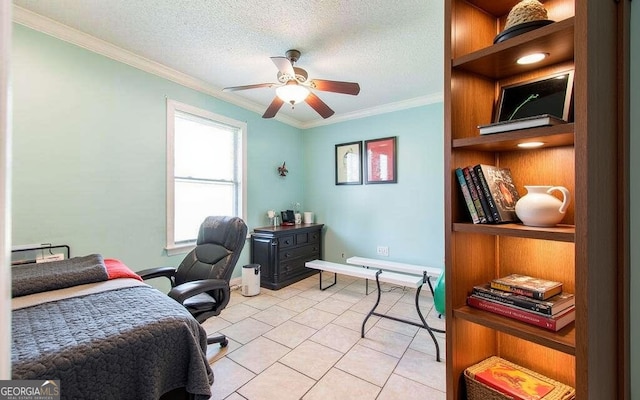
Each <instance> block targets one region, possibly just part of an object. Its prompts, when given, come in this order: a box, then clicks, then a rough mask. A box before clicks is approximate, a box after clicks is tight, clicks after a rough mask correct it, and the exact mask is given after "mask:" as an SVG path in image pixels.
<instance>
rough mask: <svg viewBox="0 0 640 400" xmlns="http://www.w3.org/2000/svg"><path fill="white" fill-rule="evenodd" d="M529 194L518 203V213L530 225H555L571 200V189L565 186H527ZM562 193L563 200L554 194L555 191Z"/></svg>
mask: <svg viewBox="0 0 640 400" xmlns="http://www.w3.org/2000/svg"><path fill="white" fill-rule="evenodd" d="M525 189H527V194H526V195H524V196H522V197H521V198H520V200H518V202H517V203H516V215H517V216H518V218H520V220H521V221H522V223H523V224H525V225H528V226H540V227H549V226H555V225H556V224H558V223H559V222H560V221H562V218H564V214H565V212H566V211H567V208H568V207H569V203H570V202H571V195H570V194H569V190H568V189H567V188H565V187H563V186H525ZM556 190H557V191H559V192H561V193H562V201H560V200H558V198H556V197H554V196H552V195H551V194H550V193H551V192H553V191H556Z"/></svg>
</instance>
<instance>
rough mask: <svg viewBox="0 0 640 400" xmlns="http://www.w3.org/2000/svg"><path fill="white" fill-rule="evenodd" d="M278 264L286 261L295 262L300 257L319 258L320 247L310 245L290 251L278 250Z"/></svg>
mask: <svg viewBox="0 0 640 400" xmlns="http://www.w3.org/2000/svg"><path fill="white" fill-rule="evenodd" d="M279 255H280V262H286V261H287V260H295V259H297V258H300V257H306V256H315V257H316V258H319V256H320V245H319V244H310V245H307V246H300V247H295V248H290V249H284V250H280V254H279Z"/></svg>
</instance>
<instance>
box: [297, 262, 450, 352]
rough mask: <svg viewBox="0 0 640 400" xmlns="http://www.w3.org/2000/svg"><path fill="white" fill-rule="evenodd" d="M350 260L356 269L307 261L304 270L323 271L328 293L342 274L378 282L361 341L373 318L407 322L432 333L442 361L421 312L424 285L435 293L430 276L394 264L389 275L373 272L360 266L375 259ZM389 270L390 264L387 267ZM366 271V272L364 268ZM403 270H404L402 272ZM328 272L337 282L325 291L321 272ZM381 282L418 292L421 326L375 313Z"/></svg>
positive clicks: (417, 306) (381, 270)
mask: <svg viewBox="0 0 640 400" xmlns="http://www.w3.org/2000/svg"><path fill="white" fill-rule="evenodd" d="M349 260H352V261H357V262H356V263H355V264H357V265H344V264H338V263H334V262H329V261H324V260H313V261H307V262H306V263H305V266H306V267H307V268H313V269H317V270H319V271H320V290H326V289H328V288H330V287H332V286H334V285H335V284H336V283H337V282H338V278H337V276H338V274H343V275H348V276H353V277H356V278H363V279H367V280H368V279H374V280H375V281H376V285H377V288H378V298H377V300H376V303H375V304H374V306H373V308H372V309H371V311H370V312H369V314H367V316H366V317H365V319H364V321H363V322H362V328H361V332H360V333H361V335H360V336H361V337H364V328H365V325H366V323H367V320H368V319H369V318H370V317H371V316H372V315H376V316H378V317H382V318H388V319H392V320H394V321H398V322H404V323H406V324H410V325H414V326H417V327H420V328H424V329H426V330H427V332H428V333H429V335H430V336H431V339H433V343H434V345H435V348H436V361H440V346H439V345H438V341H437V340H436V337H435V336H434V334H433V330H434V329H432V328H430V327H429V325H428V324H427V321H426V320H425V319H424V317H423V315H422V312H421V311H420V307H419V301H418V300H419V296H420V290H421V289H422V285H424V283H425V282H426V283H428V284H429V287H430V288H431V292H432V293H433V288H432V287H431V282H430V281H429V276H430V275H429V274H428V273H427V272H426V271H425V270H424V269H420V268H414V267H416V266H413V267H407V265H408V264H404V267H402V266H401V264H400V263H395V264H397V265H395V266H394V267H397V268H396V270H395V271H389V270H388V269H387V270H385V269H382V268H380V267H378V268H374V267H372V266H371V265H361V262H362V261H365V260H371V261H377V260H373V259H365V258H361V257H351V258H350V259H349ZM349 260H347V262H349ZM385 263H389V262H385ZM368 264H372V263H371V262H369V263H368ZM387 266H388V264H387ZM363 267H364V268H363ZM402 268H404V269H402ZM323 271H326V272H331V273H333V274H334V280H333V283H332V284H331V285H329V286H326V287H324V288H323V287H322V272H323ZM432 272H433V273H434V274H435V271H432ZM440 273H441V271H440V270H438V274H437V275H434V276H440ZM380 282H385V283H390V284H393V285H400V286H406V287H412V288H415V289H416V300H415V304H416V311H417V313H418V316H419V317H420V320H421V321H422V323H421V324H418V323H416V322H414V321H409V320H406V319H402V318H398V317H394V316H391V315H387V314H381V313H377V312H376V308H377V307H378V305H379V304H380V294H381V293H382V290H380ZM435 330H436V331H437V332H443V331H440V330H437V329H435Z"/></svg>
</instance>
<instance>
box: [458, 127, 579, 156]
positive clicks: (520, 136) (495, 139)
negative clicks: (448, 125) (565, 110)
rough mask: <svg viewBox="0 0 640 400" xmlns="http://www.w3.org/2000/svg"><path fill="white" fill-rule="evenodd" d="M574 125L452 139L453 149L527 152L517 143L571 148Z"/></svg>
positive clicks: (573, 137) (573, 138)
mask: <svg viewBox="0 0 640 400" xmlns="http://www.w3.org/2000/svg"><path fill="white" fill-rule="evenodd" d="M574 128H575V126H574V124H573V123H569V124H563V125H554V126H545V127H541V128H531V129H523V130H517V131H511V132H502V133H494V134H490V135H479V136H475V137H469V138H462V139H454V140H453V146H452V147H453V148H454V149H461V150H478V151H489V152H494V151H495V152H501V151H527V150H525V149H522V148H520V147H518V144H519V143H524V142H542V143H544V146H543V147H545V148H549V147H561V146H573V145H574V140H575V135H574Z"/></svg>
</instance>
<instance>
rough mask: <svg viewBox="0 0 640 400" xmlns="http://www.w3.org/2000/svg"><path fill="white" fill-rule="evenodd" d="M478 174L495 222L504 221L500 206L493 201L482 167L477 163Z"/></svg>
mask: <svg viewBox="0 0 640 400" xmlns="http://www.w3.org/2000/svg"><path fill="white" fill-rule="evenodd" d="M473 170H474V171H475V173H476V175H477V176H478V182H479V183H480V189H481V190H482V194H484V197H485V198H486V200H487V206H488V207H489V214H490V215H491V217H492V218H493V222H494V223H500V222H502V219H501V218H500V213H499V212H498V207H496V203H495V202H494V201H493V196H491V190H489V185H488V184H487V181H486V179H485V178H484V174H483V173H482V167H481V166H480V165H476V166H475V167H473Z"/></svg>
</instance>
